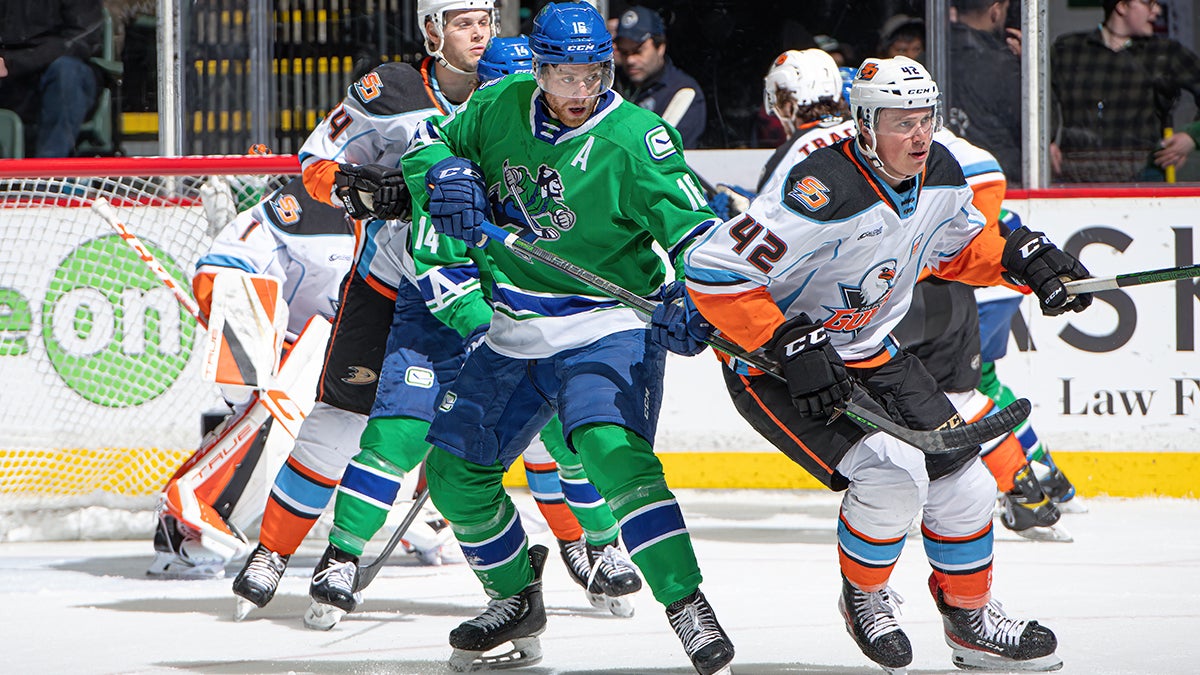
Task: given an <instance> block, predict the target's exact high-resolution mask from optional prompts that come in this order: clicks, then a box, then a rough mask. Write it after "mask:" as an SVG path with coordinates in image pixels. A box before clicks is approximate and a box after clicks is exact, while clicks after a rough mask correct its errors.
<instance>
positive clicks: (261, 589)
mask: <svg viewBox="0 0 1200 675" xmlns="http://www.w3.org/2000/svg"><path fill="white" fill-rule="evenodd" d="M289 558H291V556H290V555H282V556H281V555H279V554H278V553H276V552H274V551H269V550H267V548H266V547H265V546H263V545H262V544H259V545H258V546H256V547H255V548H254V551H253V552H252V553H251V554H250V557H249V558H247V559H246V565H245V566H244V567H242V571H240V572H238V575H237V577H236V578H234V580H233V593H234V595H236V596H237V608H236V609H235V610H234V615H233V620H234V621H241V620H242V619H245V618H246V617H247V616H248V615H249V614H250V612H252V611H254V608H255V607H259V608H261V607H266V606H267V603H268V602H270V601H271V598H273V597H275V589H276V588H278V587H279V579H280V577H282V576H283V571H284V570H285V569H287V563H288V559H289Z"/></svg>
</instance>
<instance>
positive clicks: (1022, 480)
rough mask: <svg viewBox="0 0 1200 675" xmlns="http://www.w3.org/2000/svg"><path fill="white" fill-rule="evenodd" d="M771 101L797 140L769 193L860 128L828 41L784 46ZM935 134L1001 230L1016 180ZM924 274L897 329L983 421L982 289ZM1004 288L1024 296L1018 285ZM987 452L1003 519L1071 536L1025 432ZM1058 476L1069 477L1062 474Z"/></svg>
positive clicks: (971, 149)
mask: <svg viewBox="0 0 1200 675" xmlns="http://www.w3.org/2000/svg"><path fill="white" fill-rule="evenodd" d="M763 104H764V105H765V106H766V109H767V112H768V113H770V114H772V115H775V116H776V117H778V118H779V120H780V122H782V124H783V127H784V129H785V131H787V133H788V140H787V141H786V142H785V143H784V144H783V145H782V146H780V148H779V149H778V150H776V151H775V153H774V154H773V155H772V156H771V158H770V159H769V160H768V161H767V164H766V166H765V167H764V168H763V172H762V176H761V178H760V179H759V185H758V191H759V193H764V192H768V193H773V194H780V193H781V190H783V188H784V186H785V184H786V183H787V177H788V174H789V173H790V171H791V168H792V167H793V166H795V164H796V163H798V162H800V161H801V160H803V159H804V158H805V157H807V156H808V155H810V154H811V153H812V152H813V151H815V150H817V149H819V148H823V147H828V146H830V145H833V144H835V143H837V142H838V141H840V140H843V139H846V138H850V137H852V136H854V135H856V134H857V133H858V131H857V128H856V125H855V123H854V121H853V120H852V119H850V108H849V106H848V104H847V102H846V101H845V100H844V99H843V80H842V76H841V72H840V71H839V70H838V67H837V64H836V63H835V62H834V60H833V58H832V57H830V56H829V54H828V53H826V52H824V51H822V50H820V49H807V50H804V51H794V50H792V51H786V52H784V53H783V54H780V55H779V56H778V57H777V58H776V59H775V62H774V63H773V64H772V65H771V68H770V70H769V71H767V76H766V78H765V81H764V85H763ZM934 140H936V141H937V142H939V143H941V144H942V145H944V146H946V149H948V150H949V151H950V154H952V155H953V156H954V158H955V160H957V161H958V163H959V165H960V166H961V167H962V170H963V176H964V177H965V178H966V181H967V185H969V186H970V187H971V190H972V192H973V193H974V196H973V197H972V200H971V203H972V204H974V206H975V208H977V209H978V210H979V212H980V213H981V214H982V215H983V216H984V220H985V221H986V223H987V224H986V227H987V228H988V229H993V230H994V229H996V228H998V227H999V218H1000V210H1001V209H1000V205H1001V203H1002V202H1003V200H1004V193H1005V189H1006V185H1007V182H1006V180H1005V177H1004V174H1003V173H1002V172H1001V171H1000V165H999V164H998V163H997V162H996V159H995V158H994V157H992V155H991V154H990V153H988V152H987V151H986V150H983V149H982V148H979V147H976V146H974V145H972V144H970V143H968V142H967V141H965V140H963V139H961V138H959V137H957V136H955V135H954V134H953V133H951V132H950V131H949V130H947V129H942V130H940V131H938V132H937V133H936V134H935V136H934ZM1018 225H1019V223H1018ZM1011 229H1016V228H1015V227H1013V228H1011ZM1007 231H1008V229H1006V230H1005V232H1007ZM922 279H923V281H922V282H921V283H919V284H917V286H916V288H915V290H914V296H913V306H912V308H911V309H910V311H909V313H908V314H907V315H906V316H905V319H904V320H903V321H901V322H900V324H899V326H898V327H897V328H896V330H895V331H894V332H893V334H894V335H895V336H897V337H899V338H901V339H900V340H899V342H900V343H901V344H903V345H904V347H905V349H908V350H909V351H912V352H913V353H914V354H915V355H916V356H917V357H918V358H920V359H921V360H922V362H923V363H924V364H925V366H926V369H927V370H929V371H930V374H931V375H933V376H934V379H936V380H937V381H938V384H939V385H940V386H941V387H942V391H944V392H945V393H946V394H947V395H948V396H949V397H950V400H951V401H952V402H953V403H954V404H955V407H956V408H957V409H958V411H959V413H961V414H962V415H963V416H964V417H965V418H966V421H968V422H974V421H976V420H978V419H979V418H982V417H984V416H986V415H988V414H991V413H992V412H993V411H995V410H996V409H997V408H996V406H995V403H994V402H993V401H991V400H990V399H989V398H988V397H987V396H984V395H983V394H982V393H979V392H977V391H976V388H977V387H978V386H979V384H980V365H979V364H980V336H979V318H978V312H977V307H976V302H975V295H974V290H973V288H972V287H970V286H967V285H965V284H961V283H957V282H952V281H944V280H941V279H938V278H936V277H931V276H930V275H929V273H928V271H926V272H925V273H923V275H922ZM996 290H997V291H1006V292H1007V293H1010V294H1012V295H1014V296H1016V297H1020V293H1018V292H1017V291H1014V290H1011V289H1004V288H1002V287H997V288H996ZM1023 290H1025V292H1028V289H1023ZM1022 428H1028V422H1022ZM1029 433H1032V429H1030V430H1029ZM982 457H983V460H984V463H985V464H986V465H987V467H988V469H989V470H990V471H991V472H992V475H993V476H994V477H995V478H996V483H997V485H998V487H999V490H1000V502H1001V508H1002V516H1001V522H1002V523H1003V524H1004V525H1005V527H1008V528H1009V529H1012V530H1014V531H1016V532H1017V533H1018V534H1022V536H1027V537H1030V538H1038V539H1054V540H1069V536H1068V535H1066V534H1065V531H1064V530H1062V529H1061V528H1058V529H1054V528H1053V526H1054V524H1055V522H1056V521H1057V520H1058V518H1059V512H1058V509H1057V508H1056V507H1055V505H1054V503H1053V502H1052V501H1051V500H1050V499H1048V498H1047V495H1046V494H1045V493H1044V492H1043V490H1042V486H1041V485H1040V483H1039V482H1038V479H1037V477H1036V476H1035V474H1034V470H1033V467H1032V466H1031V465H1030V459H1031V458H1027V457H1026V454H1025V451H1024V448H1023V447H1022V443H1021V442H1020V441H1019V440H1018V436H1017V434H1016V433H1013V434H1008V435H1007V436H1004V437H1002V438H1000V439H997V440H994V441H991V442H989V443H987V444H985V445H984V446H983V452H982ZM1051 466H1052V463H1051ZM1055 471H1056V472H1057V469H1055ZM1056 475H1059V476H1061V472H1057V473H1056ZM1063 480H1065V478H1064V479H1063Z"/></svg>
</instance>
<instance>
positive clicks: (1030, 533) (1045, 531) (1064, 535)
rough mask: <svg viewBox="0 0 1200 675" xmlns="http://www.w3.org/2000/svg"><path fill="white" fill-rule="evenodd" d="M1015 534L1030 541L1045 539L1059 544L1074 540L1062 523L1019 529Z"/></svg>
mask: <svg viewBox="0 0 1200 675" xmlns="http://www.w3.org/2000/svg"><path fill="white" fill-rule="evenodd" d="M1016 534H1017V536H1019V537H1021V538H1022V539H1028V540H1030V541H1045V542H1052V543H1059V544H1069V543H1071V542H1073V541H1075V538H1074V537H1072V536H1071V533H1070V532H1068V531H1067V529H1066V528H1065V527H1063V526H1062V525H1052V526H1050V527H1031V528H1029V529H1027V530H1020V531H1018V532H1017V533H1016Z"/></svg>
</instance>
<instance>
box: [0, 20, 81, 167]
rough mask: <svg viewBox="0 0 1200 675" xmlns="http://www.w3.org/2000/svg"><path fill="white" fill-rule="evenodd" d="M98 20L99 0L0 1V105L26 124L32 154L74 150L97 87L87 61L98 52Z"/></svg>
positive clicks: (66, 153) (62, 154) (60, 154)
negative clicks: (14, 113)
mask: <svg viewBox="0 0 1200 675" xmlns="http://www.w3.org/2000/svg"><path fill="white" fill-rule="evenodd" d="M103 24H104V20H103V14H102V12H101V2H100V0H4V1H3V2H0V108H8V109H11V110H13V111H15V112H16V113H17V114H18V115H19V116H20V117H21V120H22V121H23V122H25V125H26V128H27V130H28V131H29V133H27V136H30V137H32V138H33V141H32V142H30V143H28V145H31V146H32V147H33V148H34V152H33V154H34V155H36V156H38V157H67V156H69V155H70V154H71V152H72V151H73V150H74V149H75V139H76V137H77V136H78V135H79V128H80V127H81V126H82V125H83V121H84V120H85V119H86V118H87V115H88V113H89V112H90V111H91V110H92V108H93V107H94V106H95V104H96V98H97V96H98V94H99V91H100V77H99V75H98V74H97V72H96V71H95V70H94V69H93V68H92V66H91V65H90V64H89V63H88V60H89V59H90V58H91V57H92V56H94V55H95V54H97V53H98V52H99V49H100V46H101V41H102V39H103V37H104V36H103ZM35 128H36V132H34V131H33V129H35ZM34 133H36V136H35V135H34Z"/></svg>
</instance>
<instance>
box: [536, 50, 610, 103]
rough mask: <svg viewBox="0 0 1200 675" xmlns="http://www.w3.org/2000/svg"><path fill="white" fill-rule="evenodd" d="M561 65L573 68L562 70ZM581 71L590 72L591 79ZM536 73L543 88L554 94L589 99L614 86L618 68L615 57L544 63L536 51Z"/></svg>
mask: <svg viewBox="0 0 1200 675" xmlns="http://www.w3.org/2000/svg"><path fill="white" fill-rule="evenodd" d="M560 68H570V69H571V70H570V71H564V72H561V73H560V72H558V69H560ZM584 69H587V70H584ZM579 72H586V73H588V77H589V79H590V82H589V81H585V80H584V79H582V78H579V77H578V76H577V73H579ZM533 76H534V78H535V79H536V80H537V84H538V86H539V87H541V89H542V91H543V92H545V93H547V94H549V95H551V96H557V97H559V98H571V99H579V100H585V101H586V100H588V99H592V98H596V97H597V96H602V95H603V94H604V93H605V92H606V91H608V90H609V89H611V88H612V83H613V77H614V68H613V61H612V59H609V60H607V61H600V62H599V63H542V62H541V60H540V59H539V58H538V57H537V55H536V54H535V55H534V56H533Z"/></svg>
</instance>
